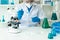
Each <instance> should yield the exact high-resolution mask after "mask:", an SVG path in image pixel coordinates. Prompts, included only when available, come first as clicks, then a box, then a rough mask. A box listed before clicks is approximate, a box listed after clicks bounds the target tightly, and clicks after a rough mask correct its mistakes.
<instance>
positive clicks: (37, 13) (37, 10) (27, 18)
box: [15, 3, 45, 26]
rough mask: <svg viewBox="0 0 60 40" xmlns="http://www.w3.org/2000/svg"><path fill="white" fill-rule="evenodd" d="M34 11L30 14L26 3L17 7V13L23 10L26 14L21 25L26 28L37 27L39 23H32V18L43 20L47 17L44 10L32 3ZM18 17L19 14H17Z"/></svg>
mask: <svg viewBox="0 0 60 40" xmlns="http://www.w3.org/2000/svg"><path fill="white" fill-rule="evenodd" d="M32 5H33V6H32V9H31V11H30V12H28V9H27V7H26V5H25V3H22V4H19V5H16V7H15V8H16V13H17V11H19V10H21V9H23V11H24V14H23V16H22V18H21V20H20V22H21V25H24V26H36V25H37V24H38V23H37V22H35V23H34V22H32V18H33V17H36V16H38V17H39V18H40V19H43V18H44V17H45V15H44V12H43V10H42V9H41V8H40V7H39V6H37V4H35V3H32ZM16 15H17V14H16Z"/></svg>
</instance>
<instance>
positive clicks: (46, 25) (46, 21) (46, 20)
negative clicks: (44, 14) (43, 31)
mask: <svg viewBox="0 0 60 40" xmlns="http://www.w3.org/2000/svg"><path fill="white" fill-rule="evenodd" d="M42 28H50V26H49V23H48V19H47V18H44V20H43V24H42Z"/></svg>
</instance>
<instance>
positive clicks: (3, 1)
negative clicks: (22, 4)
mask: <svg viewBox="0 0 60 40" xmlns="http://www.w3.org/2000/svg"><path fill="white" fill-rule="evenodd" d="M1 4H4V5H5V4H9V0H1Z"/></svg>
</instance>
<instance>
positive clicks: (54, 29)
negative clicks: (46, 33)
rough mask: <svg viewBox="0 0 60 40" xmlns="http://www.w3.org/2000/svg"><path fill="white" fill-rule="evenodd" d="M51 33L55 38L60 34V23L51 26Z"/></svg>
mask: <svg viewBox="0 0 60 40" xmlns="http://www.w3.org/2000/svg"><path fill="white" fill-rule="evenodd" d="M51 27H52V28H51V29H52V30H51V33H52V34H53V36H54V37H55V36H56V34H57V33H59V34H60V22H54V23H53V24H52V25H51Z"/></svg>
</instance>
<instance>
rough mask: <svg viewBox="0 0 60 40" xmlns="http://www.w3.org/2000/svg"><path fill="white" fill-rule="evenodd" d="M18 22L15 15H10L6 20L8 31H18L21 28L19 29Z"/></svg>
mask: <svg viewBox="0 0 60 40" xmlns="http://www.w3.org/2000/svg"><path fill="white" fill-rule="evenodd" d="M19 24H20V22H19V21H18V18H17V17H11V20H10V21H9V22H8V27H9V31H10V32H11V33H19V32H20V31H21V30H20V29H19Z"/></svg>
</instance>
